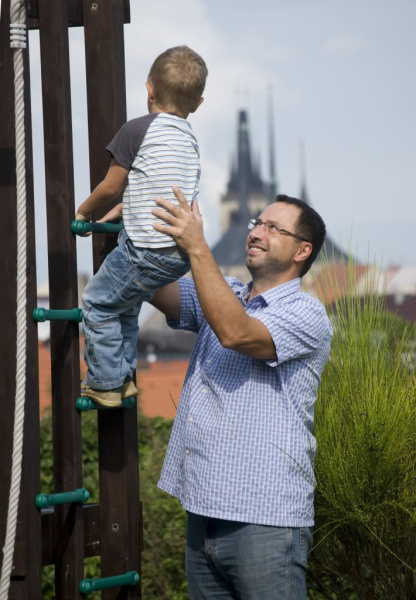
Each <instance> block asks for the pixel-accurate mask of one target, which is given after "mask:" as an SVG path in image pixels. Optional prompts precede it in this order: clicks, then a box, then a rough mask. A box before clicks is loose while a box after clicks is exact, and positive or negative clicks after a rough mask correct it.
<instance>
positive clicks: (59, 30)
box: [38, 0, 84, 600]
mask: <svg viewBox="0 0 416 600" xmlns="http://www.w3.org/2000/svg"><path fill="white" fill-rule="evenodd" d="M38 10H39V15H38V18H39V32H40V50H41V69H42V100H43V102H42V103H43V117H44V118H43V122H44V140H45V174H46V208H47V231H48V266H49V303H50V308H51V309H55V310H56V309H70V308H74V307H77V306H78V293H77V261H76V242H75V238H74V235H73V234H72V233H71V230H70V224H71V221H72V219H73V218H74V214H75V202H74V176H73V153H72V120H71V91H70V76H69V46H68V7H67V1H66V0H54V1H53V2H50V1H49V0H38ZM50 331H51V357H52V421H53V454H54V492H55V493H58V492H67V491H72V490H75V489H77V488H80V487H82V438H81V416H80V414H79V413H78V411H77V410H76V408H75V400H76V398H77V396H78V395H79V391H80V369H79V325H78V323H74V322H69V321H52V322H51V324H50ZM82 513H83V507H82V505H80V504H72V505H71V504H69V505H68V504H65V505H62V506H56V507H55V510H54V518H55V521H54V540H55V548H54V558H55V560H54V562H55V594H56V598H57V599H59V600H74V599H75V598H81V597H82V596H81V594H80V593H79V591H78V585H79V582H80V581H81V579H83V577H84V554H83V549H84V532H83V515H82Z"/></svg>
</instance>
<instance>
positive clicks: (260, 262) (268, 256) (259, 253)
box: [246, 202, 302, 276]
mask: <svg viewBox="0 0 416 600" xmlns="http://www.w3.org/2000/svg"><path fill="white" fill-rule="evenodd" d="M299 215H300V209H299V208H298V207H297V206H294V205H293V204H286V203H285V202H276V204H271V205H270V206H268V207H267V208H266V209H265V210H264V211H263V212H262V213H261V215H260V216H259V217H258V219H259V220H260V221H261V222H262V223H267V224H274V225H276V226H277V227H280V228H282V229H285V230H286V231H290V232H292V233H296V223H297V220H298V218H299ZM301 243H302V242H300V241H299V240H297V239H296V238H294V237H292V236H290V235H287V234H285V233H279V232H278V230H277V229H276V231H275V232H269V231H267V230H266V228H265V227H263V226H262V225H261V226H258V227H255V228H254V229H252V231H250V233H249V234H248V237H247V241H246V266H247V268H248V270H249V271H250V273H251V274H252V275H254V274H256V273H257V274H260V273H261V275H262V276H266V275H270V276H273V274H280V273H283V272H285V271H287V270H289V269H290V268H291V267H292V266H293V259H294V257H295V256H296V254H297V252H298V251H299V246H300V244H301Z"/></svg>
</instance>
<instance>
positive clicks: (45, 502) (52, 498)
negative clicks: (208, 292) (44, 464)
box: [35, 488, 90, 508]
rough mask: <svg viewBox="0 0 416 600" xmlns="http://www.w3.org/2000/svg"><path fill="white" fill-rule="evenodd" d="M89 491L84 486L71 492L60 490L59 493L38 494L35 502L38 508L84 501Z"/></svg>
mask: <svg viewBox="0 0 416 600" xmlns="http://www.w3.org/2000/svg"><path fill="white" fill-rule="evenodd" d="M89 497H90V493H89V491H88V490H86V489H85V488H80V489H79V490H75V491H73V492H61V493H59V494H38V495H37V496H36V498H35V504H36V506H37V507H38V508H48V506H56V505H57V504H73V503H75V502H86V501H87V500H88V498H89Z"/></svg>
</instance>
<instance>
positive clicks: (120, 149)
mask: <svg viewBox="0 0 416 600" xmlns="http://www.w3.org/2000/svg"><path fill="white" fill-rule="evenodd" d="M156 117H157V113H149V114H148V115H144V116H143V117H138V118H137V119H132V120H131V121H127V123H125V124H124V125H123V126H122V127H121V128H120V129H119V130H118V132H117V133H116V135H115V136H114V137H113V139H112V140H111V142H110V143H109V144H108V146H107V148H106V150H107V152H109V154H111V156H112V157H113V158H114V159H115V160H116V161H117V162H118V164H119V165H121V166H122V167H124V168H125V169H127V170H128V171H130V169H131V166H132V164H133V161H134V159H135V158H136V154H137V153H138V151H139V148H140V146H141V144H142V142H143V139H144V136H145V134H146V131H147V129H148V127H149V125H150V123H151V122H152V121H153V119H155V118H156Z"/></svg>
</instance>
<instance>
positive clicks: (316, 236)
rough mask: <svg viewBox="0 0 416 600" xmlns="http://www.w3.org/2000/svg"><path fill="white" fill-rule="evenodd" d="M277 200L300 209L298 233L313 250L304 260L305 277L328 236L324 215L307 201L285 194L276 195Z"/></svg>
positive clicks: (301, 274)
mask: <svg viewBox="0 0 416 600" xmlns="http://www.w3.org/2000/svg"><path fill="white" fill-rule="evenodd" d="M276 202H285V203H286V204H293V206H297V207H298V208H299V209H300V215H299V217H298V220H297V222H296V231H294V233H296V235H299V236H300V237H303V238H305V240H308V242H310V243H311V244H312V252H311V253H310V255H309V256H308V258H307V259H306V260H305V261H304V263H303V267H302V271H301V273H300V276H301V277H303V275H305V274H306V273H307V272H308V271H309V269H310V268H311V266H312V264H313V262H314V260H315V258H316V257H317V256H318V253H319V251H320V249H321V248H322V246H323V243H324V241H325V236H326V227H325V223H324V221H323V219H322V217H321V216H320V215H319V214H318V213H317V212H316V210H315V209H313V208H312V207H311V206H309V204H308V203H307V202H304V201H303V200H299V199H298V198H292V197H291V196H286V195H285V194H279V195H278V196H276Z"/></svg>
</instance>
